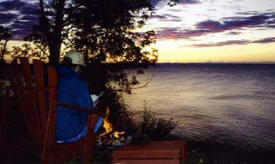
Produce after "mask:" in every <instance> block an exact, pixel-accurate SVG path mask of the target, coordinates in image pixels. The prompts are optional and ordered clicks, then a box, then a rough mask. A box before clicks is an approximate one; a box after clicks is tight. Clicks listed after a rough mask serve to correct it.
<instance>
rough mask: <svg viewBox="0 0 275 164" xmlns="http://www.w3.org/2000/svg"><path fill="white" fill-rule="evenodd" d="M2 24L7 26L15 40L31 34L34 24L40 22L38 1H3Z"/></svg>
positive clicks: (1, 5) (0, 23)
mask: <svg viewBox="0 0 275 164" xmlns="http://www.w3.org/2000/svg"><path fill="white" fill-rule="evenodd" d="M0 8H1V9H2V8H3V9H4V10H1V12H0V25H4V26H7V27H8V28H9V30H10V31H11V34H12V38H13V39H14V40H22V39H23V38H24V37H25V36H27V35H29V34H30V33H31V30H32V26H33V25H34V24H36V23H37V22H38V15H37V10H38V8H39V5H38V3H37V1H36V2H35V1H33V0H32V1H30V0H28V1H20V0H13V1H3V2H0Z"/></svg>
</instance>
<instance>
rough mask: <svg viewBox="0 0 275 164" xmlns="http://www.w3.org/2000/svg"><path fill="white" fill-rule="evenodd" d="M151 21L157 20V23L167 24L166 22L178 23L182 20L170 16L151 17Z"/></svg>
mask: <svg viewBox="0 0 275 164" xmlns="http://www.w3.org/2000/svg"><path fill="white" fill-rule="evenodd" d="M151 19H157V20H158V21H164V22H168V21H172V22H180V21H182V19H181V18H180V17H178V16H174V15H171V14H163V15H153V16H152V17H151Z"/></svg>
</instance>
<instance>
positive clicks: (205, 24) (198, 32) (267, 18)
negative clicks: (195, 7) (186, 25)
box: [156, 13, 275, 39]
mask: <svg viewBox="0 0 275 164" xmlns="http://www.w3.org/2000/svg"><path fill="white" fill-rule="evenodd" d="M259 27H264V28H275V13H258V14H257V15H253V16H246V17H243V16H239V17H226V18H223V19H221V20H220V21H215V20H205V21H202V22H199V23H197V24H195V26H194V28H193V29H182V28H181V27H178V28H173V29H171V28H162V29H158V30H156V31H157V32H156V33H157V36H158V38H159V39H191V38H192V37H198V36H203V35H208V34H212V33H221V32H225V31H228V32H229V33H228V34H230V35H237V34H240V33H239V32H238V33H237V32H233V31H232V30H242V29H247V28H259ZM169 32H171V34H169Z"/></svg>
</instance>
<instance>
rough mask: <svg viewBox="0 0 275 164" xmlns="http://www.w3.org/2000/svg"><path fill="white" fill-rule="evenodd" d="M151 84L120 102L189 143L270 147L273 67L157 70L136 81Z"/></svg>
mask: <svg viewBox="0 0 275 164" xmlns="http://www.w3.org/2000/svg"><path fill="white" fill-rule="evenodd" d="M151 78H153V79H152V81H151V82H150V83H149V85H147V87H145V88H142V89H136V90H133V93H132V95H130V96H125V100H126V103H127V104H128V106H129V108H130V109H131V110H132V111H135V112H137V113H138V112H139V111H141V110H143V109H144V106H146V107H147V108H148V109H150V110H152V111H153V112H155V113H156V114H157V116H158V117H164V118H174V120H177V121H178V127H177V129H176V130H175V133H177V134H179V135H181V136H184V137H187V138H192V139H193V140H206V139H213V140H216V141H219V142H221V143H224V142H229V143H232V144H235V145H238V146H243V147H247V146H249V147H253V148H260V149H261V148H274V147H275V65H268V64H160V65H157V66H156V67H153V68H150V69H149V70H147V71H146V72H145V74H144V75H138V77H137V79H138V80H140V81H141V85H142V84H144V83H145V82H146V81H148V80H150V79H151Z"/></svg>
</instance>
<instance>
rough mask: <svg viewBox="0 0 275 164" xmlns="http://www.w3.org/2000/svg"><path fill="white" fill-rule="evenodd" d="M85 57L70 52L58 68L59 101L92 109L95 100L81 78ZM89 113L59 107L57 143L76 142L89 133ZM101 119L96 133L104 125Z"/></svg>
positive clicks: (96, 127) (98, 121)
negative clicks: (80, 73)
mask: <svg viewBox="0 0 275 164" xmlns="http://www.w3.org/2000/svg"><path fill="white" fill-rule="evenodd" d="M84 65H85V64H84V56H83V54H82V53H80V52H76V51H69V52H68V53H66V55H65V57H64V60H63V62H62V64H61V65H60V66H58V67H57V73H58V98H57V99H58V101H59V102H63V103H65V104H71V105H76V106H79V107H85V108H89V109H92V107H93V100H92V99H91V96H90V93H89V89H88V87H87V85H86V83H85V81H84V80H83V79H82V78H81V77H80V76H79V74H78V73H79V72H80V68H81V66H84ZM87 119H88V113H87V112H84V111H78V110H73V109H69V108H65V107H62V106H58V107H57V121H56V122H57V123H56V141H57V142H58V143H63V142H64V143H70V142H76V141H78V140H79V139H81V138H82V137H84V136H85V135H86V133H87ZM102 120H103V118H102V117H99V118H98V120H97V123H96V125H95V127H94V133H96V132H97V131H98V129H99V128H100V126H101V124H102Z"/></svg>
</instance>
